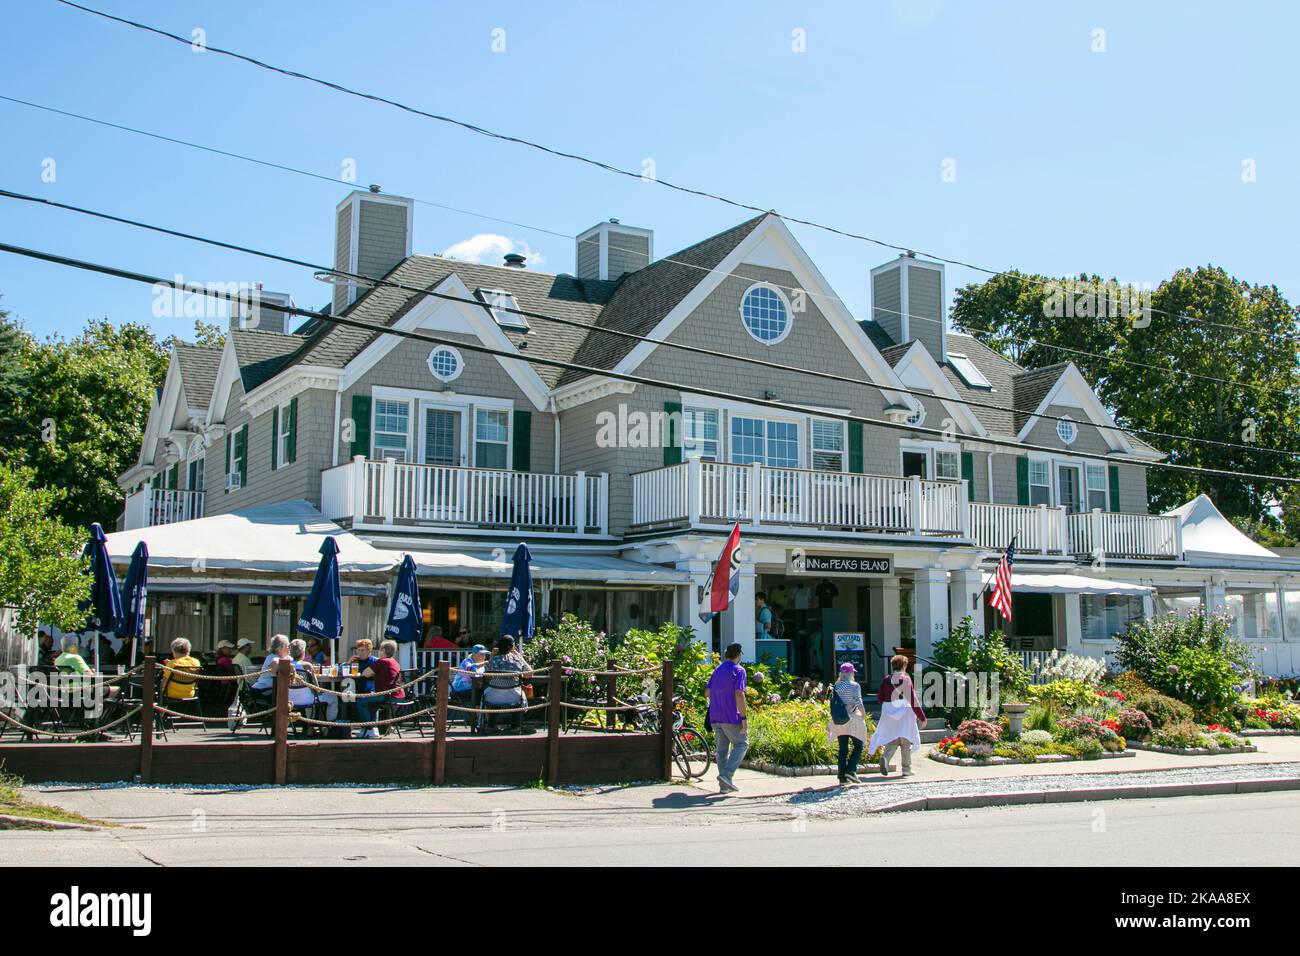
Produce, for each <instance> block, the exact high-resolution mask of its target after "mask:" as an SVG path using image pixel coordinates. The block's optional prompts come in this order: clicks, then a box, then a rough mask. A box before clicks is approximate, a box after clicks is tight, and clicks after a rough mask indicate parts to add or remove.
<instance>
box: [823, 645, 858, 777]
mask: <svg viewBox="0 0 1300 956" xmlns="http://www.w3.org/2000/svg"><path fill="white" fill-rule="evenodd" d="M857 672H858V669H857V668H856V667H854V666H853V665H852V664H847V663H846V664H841V665H840V679H839V680H837V681H836V682H835V684H834V685H833V686H832V687H831V719H830V720H829V721H827V723H826V743H828V744H829V745H830V746H832V747H839V752H840V784H841V786H842V785H844V784H846V783H861V782H862V781H861V780H859V779H858V761H859V760H860V759H861V758H862V747H863V745H864V744H866V742H867V721H866V709H865V708H864V707H863V705H862V686H861V685H860V684H859V683H858V682H857V679H856V677H855V675H856V674H857ZM850 749H851V752H850Z"/></svg>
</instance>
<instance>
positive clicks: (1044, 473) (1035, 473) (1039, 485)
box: [1029, 458, 1052, 505]
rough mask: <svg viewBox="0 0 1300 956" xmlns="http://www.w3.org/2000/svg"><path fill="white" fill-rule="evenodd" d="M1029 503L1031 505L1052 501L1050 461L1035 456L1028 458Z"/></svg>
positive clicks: (1046, 503)
mask: <svg viewBox="0 0 1300 956" xmlns="http://www.w3.org/2000/svg"><path fill="white" fill-rule="evenodd" d="M1029 503H1030V504H1031V505H1050V504H1051V503H1052V466H1051V462H1048V461H1045V460H1040V459H1036V458H1031V459H1029Z"/></svg>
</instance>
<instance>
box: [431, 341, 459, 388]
mask: <svg viewBox="0 0 1300 956" xmlns="http://www.w3.org/2000/svg"><path fill="white" fill-rule="evenodd" d="M439 352H450V353H451V354H452V355H454V356H455V357H456V371H455V373H454V374H452V375H447V376H444V375H442V374H440V373H439V372H438V371H437V370H436V369H434V367H433V357H434V356H435V355H437V354H438V353H439ZM424 364H425V365H426V366H428V369H429V374H430V375H432V376H433V377H434V378H436V379H437V380H438V381H440V382H444V383H447V382H454V381H456V379H458V378H460V375H461V373H462V372H464V371H465V359H464V357H463V356H462V355H461V354H460V349H457V348H453V347H452V346H450V345H435V346H434V347H433V348H432V349H430V351H429V357H428V358H426V359H425V360H424Z"/></svg>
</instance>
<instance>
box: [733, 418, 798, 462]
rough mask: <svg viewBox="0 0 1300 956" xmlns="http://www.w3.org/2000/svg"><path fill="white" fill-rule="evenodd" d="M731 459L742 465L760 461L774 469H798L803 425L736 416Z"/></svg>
mask: <svg viewBox="0 0 1300 956" xmlns="http://www.w3.org/2000/svg"><path fill="white" fill-rule="evenodd" d="M731 460H732V461H733V462H735V463H736V464H738V465H748V464H749V463H750V462H755V461H757V462H760V463H762V464H765V465H769V466H771V467H773V468H798V467H799V426H798V425H796V424H795V423H794V422H773V421H767V420H766V419H762V418H744V417H742V416H739V415H735V416H732V419H731Z"/></svg>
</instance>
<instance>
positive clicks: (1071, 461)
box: [1025, 451, 1112, 511]
mask: <svg viewBox="0 0 1300 956" xmlns="http://www.w3.org/2000/svg"><path fill="white" fill-rule="evenodd" d="M1025 457H1027V458H1028V459H1029V460H1030V461H1045V462H1047V469H1048V471H1047V476H1048V482H1049V491H1050V492H1051V499H1050V503H1049V507H1052V508H1059V507H1060V506H1061V500H1060V497H1061V496H1060V491H1059V489H1060V479H1059V477H1058V472H1059V470H1060V468H1061V466H1063V465H1064V466H1066V467H1069V468H1078V469H1079V481H1080V482H1081V486H1080V487H1081V489H1082V492H1083V503H1084V504H1085V505H1086V504H1087V503H1088V465H1089V464H1092V465H1100V466H1101V467H1102V468H1105V469H1106V507H1105V508H1103V509H1102V510H1103V511H1109V510H1110V509H1111V504H1112V503H1111V500H1110V468H1109V466H1108V463H1107V462H1099V461H1097V460H1096V459H1094V458H1080V457H1078V456H1076V455H1049V454H1047V453H1045V452H1032V451H1031V452H1029V453H1028V454H1027V455H1026V456H1025ZM1086 510H1091V509H1086Z"/></svg>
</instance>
